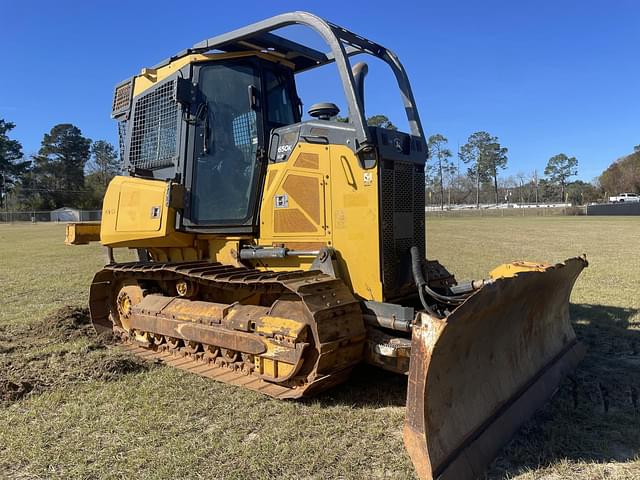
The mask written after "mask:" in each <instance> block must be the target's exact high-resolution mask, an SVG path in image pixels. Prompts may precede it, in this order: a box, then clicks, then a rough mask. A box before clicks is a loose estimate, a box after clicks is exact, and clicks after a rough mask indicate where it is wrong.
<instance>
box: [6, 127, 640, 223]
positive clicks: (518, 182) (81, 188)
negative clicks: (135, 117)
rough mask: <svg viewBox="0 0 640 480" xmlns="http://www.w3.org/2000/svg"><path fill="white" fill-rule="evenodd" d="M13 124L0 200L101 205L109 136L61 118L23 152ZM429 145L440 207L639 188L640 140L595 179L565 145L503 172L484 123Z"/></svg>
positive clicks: (579, 200) (27, 206) (588, 198)
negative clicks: (456, 140)
mask: <svg viewBox="0 0 640 480" xmlns="http://www.w3.org/2000/svg"><path fill="white" fill-rule="evenodd" d="M338 120H339V121H346V119H343V118H338ZM367 123H368V124H369V125H374V126H381V127H384V128H389V129H392V130H397V127H396V126H395V125H394V124H393V123H392V122H391V121H390V120H389V119H388V118H387V117H386V116H384V115H374V116H371V117H369V118H368V119H367ZM14 128H15V124H14V123H12V122H9V121H6V120H4V119H0V208H3V209H4V208H11V209H12V210H50V209H55V208H59V207H63V206H70V207H77V208H85V209H99V208H101V205H102V197H103V195H104V192H105V190H106V187H107V185H108V183H109V181H110V180H111V178H113V177H114V176H115V175H117V174H118V173H120V168H121V164H120V159H119V158H118V153H117V150H116V148H115V147H114V146H113V145H112V144H110V143H109V142H107V141H105V140H97V141H92V140H91V139H89V138H87V137H85V136H83V135H82V132H81V130H80V129H79V128H78V127H76V126H74V125H72V124H69V123H62V124H58V125H55V126H54V127H53V128H52V129H51V130H50V131H49V132H48V133H45V134H44V136H43V138H42V142H41V145H40V149H39V150H38V153H37V154H34V155H31V156H29V157H25V155H24V154H23V151H22V145H21V144H20V142H19V141H18V140H16V139H12V138H11V131H12V130H13V129H14ZM428 148H429V152H430V156H429V160H428V161H427V166H426V169H425V173H426V186H425V188H426V190H427V194H428V195H427V202H428V203H429V204H432V205H440V207H441V208H444V206H445V205H446V204H475V205H476V206H479V205H480V204H481V203H496V204H498V203H551V202H564V201H568V202H570V203H572V204H574V205H582V204H585V203H588V202H593V201H599V200H602V199H606V197H607V196H609V195H615V194H617V193H620V192H640V145H636V146H635V147H634V152H633V153H631V154H630V155H627V156H625V157H623V158H621V159H618V160H616V161H615V162H613V163H612V164H611V165H610V166H609V167H608V168H607V169H606V170H605V171H604V172H603V173H602V175H600V176H599V177H598V178H597V179H595V180H594V182H592V183H590V182H584V181H581V180H571V179H572V178H573V177H575V176H576V175H577V173H578V160H577V159H576V158H575V157H572V156H569V155H566V154H564V153H558V154H557V155H554V156H552V157H551V158H549V159H548V161H547V164H546V167H545V168H544V171H543V174H542V176H539V175H538V172H537V170H534V171H532V172H528V173H523V172H519V173H517V174H516V175H511V176H502V175H501V172H502V171H504V170H505V169H506V167H507V162H508V153H509V150H508V148H507V147H505V146H503V145H501V144H500V141H499V139H498V137H496V136H494V135H491V134H490V133H488V132H485V131H480V132H475V133H472V134H471V135H470V136H469V138H468V139H467V142H466V143H465V144H464V145H462V146H461V147H460V148H459V150H458V152H457V155H456V156H457V159H456V160H454V155H453V153H452V151H451V149H450V148H449V145H448V140H447V138H446V137H445V136H444V135H442V134H440V133H436V134H434V135H431V136H430V137H429V139H428Z"/></svg>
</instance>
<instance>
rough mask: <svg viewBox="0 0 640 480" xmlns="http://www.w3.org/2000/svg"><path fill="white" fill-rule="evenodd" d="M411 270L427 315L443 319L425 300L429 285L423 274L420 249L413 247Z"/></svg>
mask: <svg viewBox="0 0 640 480" xmlns="http://www.w3.org/2000/svg"><path fill="white" fill-rule="evenodd" d="M410 252H411V270H412V273H413V281H414V282H415V283H416V286H417V287H418V296H419V297H420V303H422V306H423V307H424V309H425V310H426V311H427V313H428V314H429V315H431V316H433V317H436V318H442V317H441V316H440V315H438V314H437V313H436V312H435V311H434V310H433V309H432V308H431V307H430V306H429V304H428V303H427V300H426V299H425V298H424V287H425V286H426V285H427V282H426V280H425V278H424V274H423V273H422V258H420V251H419V250H418V247H416V246H413V247H411V250H410Z"/></svg>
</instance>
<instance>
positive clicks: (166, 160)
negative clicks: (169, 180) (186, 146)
mask: <svg viewBox="0 0 640 480" xmlns="http://www.w3.org/2000/svg"><path fill="white" fill-rule="evenodd" d="M174 84H175V81H173V80H172V81H169V82H166V83H164V84H162V85H160V86H158V87H157V88H155V89H154V90H153V91H151V92H149V93H147V94H145V95H143V96H141V97H140V98H138V99H137V100H136V102H135V106H134V112H133V128H132V129H131V144H130V147H129V166H130V167H133V168H143V169H154V168H160V167H167V166H170V165H173V164H174V161H175V158H176V156H177V130H178V116H179V105H178V103H177V102H176V101H175V94H174V92H175V85H174Z"/></svg>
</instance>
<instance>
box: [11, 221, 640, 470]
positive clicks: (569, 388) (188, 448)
mask: <svg viewBox="0 0 640 480" xmlns="http://www.w3.org/2000/svg"><path fill="white" fill-rule="evenodd" d="M427 233H428V235H427V236H428V253H429V257H430V258H438V259H439V260H440V261H441V262H442V263H443V264H444V265H446V266H447V267H448V268H449V269H451V270H452V271H453V272H454V273H456V275H457V276H458V277H459V278H469V277H475V278H477V277H483V276H486V273H487V272H488V271H489V270H490V269H491V268H493V267H494V266H496V265H497V264H499V263H503V262H505V261H511V260H516V259H524V258H527V259H533V260H541V261H561V260H563V259H564V258H566V257H569V256H574V255H576V254H581V253H586V254H587V257H588V259H589V261H590V266H589V268H588V269H587V270H585V272H584V273H583V274H582V276H581V277H580V278H579V280H578V283H577V284H576V287H575V289H574V293H573V295H572V298H571V301H572V308H571V312H572V317H573V321H574V326H575V328H576V332H577V334H578V336H579V337H580V339H581V340H582V341H583V342H584V343H585V344H586V345H587V347H588V349H589V350H588V355H587V357H586V358H585V360H584V362H583V363H582V364H581V365H580V367H579V368H578V370H577V372H576V373H575V375H574V376H573V377H572V379H571V380H569V379H568V380H566V381H565V382H564V383H563V384H562V386H561V388H560V391H559V392H558V394H557V396H556V397H555V398H554V399H553V401H552V402H550V403H549V404H548V405H547V406H546V407H545V408H544V409H542V410H541V411H540V412H539V413H538V414H537V415H536V417H535V418H534V419H533V420H532V421H530V422H528V423H527V424H526V425H525V426H524V427H523V429H522V430H521V431H520V433H519V434H518V435H517V436H516V437H515V438H514V439H513V441H512V442H511V443H510V444H509V445H508V446H507V447H505V449H504V450H503V452H502V453H501V454H500V456H499V457H498V458H497V459H496V461H495V462H494V463H493V464H492V466H491V468H490V470H489V472H488V473H487V476H489V477H490V478H518V479H534V478H547V479H555V478H568V479H569V478H571V479H578V478H580V479H592V478H629V479H631V478H640V404H639V400H638V396H639V391H640V314H639V313H638V312H639V310H640V292H639V290H640V289H639V287H640V256H639V255H638V251H637V249H638V238H640V221H638V219H637V218H623V217H619V218H607V217H524V218H522V217H504V218H466V217H465V218H436V219H431V218H430V219H429V221H428V227H427ZM63 236H64V229H63V227H62V226H60V225H48V224H39V225H30V224H15V225H0V282H1V285H2V293H1V294H0V295H1V297H0V305H1V307H2V308H0V383H2V384H3V385H4V386H5V387H6V385H8V384H9V383H11V385H13V387H12V388H15V385H22V384H21V383H20V382H21V381H22V382H27V383H28V384H29V385H30V386H29V387H28V388H30V389H31V392H30V393H28V394H26V395H25V396H24V397H23V398H19V399H17V398H18V397H19V396H20V395H17V396H16V398H5V401H4V402H3V403H2V406H1V407H0V472H2V473H0V477H18V478H142V477H145V478H179V477H188V478H204V477H208V478H225V479H235V478H237V479H241V478H272V477H273V478H309V479H316V478H317V479H324V478H338V477H342V478H385V479H395V478H398V479H404V478H412V476H413V468H412V466H411V463H410V461H409V459H408V457H407V455H406V453H405V451H404V446H403V444H402V436H401V428H402V422H403V418H404V410H405V409H404V396H405V394H406V381H405V379H404V378H403V377H400V376H394V375H391V374H386V373H384V372H381V371H378V370H374V369H370V368H366V367H365V368H361V369H358V370H357V371H356V373H355V374H354V376H353V378H352V381H351V382H349V384H347V385H343V386H341V387H338V388H337V389H335V390H333V391H330V392H328V393H326V394H324V395H321V396H320V397H318V398H315V399H312V400H309V401H304V402H281V401H275V400H272V399H269V398H265V397H263V396H261V395H258V394H256V393H253V392H249V391H244V390H241V389H238V388H236V387H232V386H227V385H222V384H219V383H216V382H213V381H210V380H207V379H204V378H200V377H197V376H195V375H190V374H187V373H184V372H181V371H177V370H174V369H171V368H165V367H154V366H150V365H147V364H140V363H138V362H135V361H132V360H130V359H128V358H126V357H124V356H123V355H122V354H119V353H118V352H117V351H114V350H113V349H112V348H109V347H107V346H105V345H104V344H102V343H101V342H100V341H99V340H97V339H94V338H88V337H86V336H82V335H73V334H71V333H70V331H69V330H63V331H62V333H60V331H58V330H55V329H53V328H52V329H51V331H50V332H47V330H46V329H45V328H46V327H44V325H51V323H50V322H51V318H49V320H48V321H49V323H48V324H47V323H46V321H45V317H46V316H47V315H49V314H51V313H52V312H55V311H56V310H57V309H59V308H60V307H63V306H65V305H75V306H83V305H86V302H87V295H88V287H89V283H90V281H91V278H92V275H93V273H94V272H95V271H96V270H98V269H99V268H100V266H101V264H102V253H101V251H100V248H99V247H98V246H93V245H92V246H81V247H66V246H64V245H62V238H63ZM43 322H44V323H43ZM0 386H2V385H0Z"/></svg>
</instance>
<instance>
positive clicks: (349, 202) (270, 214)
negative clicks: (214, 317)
mask: <svg viewBox="0 0 640 480" xmlns="http://www.w3.org/2000/svg"><path fill="white" fill-rule="evenodd" d="M301 159H309V160H308V161H306V162H301ZM292 179H293V180H294V181H295V182H298V183H299V184H302V185H304V186H305V187H306V188H305V191H306V192H307V195H306V196H305V197H304V198H301V197H299V196H297V195H296V193H297V192H296V189H294V188H292V187H295V186H296V183H294V182H292ZM307 179H309V180H311V181H315V183H316V184H317V191H318V195H317V197H316V200H315V201H316V202H317V205H316V206H315V207H314V206H309V205H305V203H306V202H309V201H310V200H309V199H310V198H311V197H312V195H310V194H309V193H308V192H309V190H310V189H309V188H308V187H309V186H310V185H311V183H310V182H309V181H308V180H307ZM301 180H302V181H301ZM314 192H315V190H314ZM284 195H286V197H287V201H288V205H287V206H286V207H276V197H282V196H284ZM316 211H317V212H320V214H319V215H318V216H316V215H315V212H316ZM282 212H295V215H294V214H289V216H288V217H286V220H287V221H282V220H278V216H279V215H282ZM378 218H379V215H378V174H377V171H376V169H370V170H365V169H363V168H362V167H361V166H360V162H359V161H358V159H357V158H356V156H355V155H354V153H353V152H352V151H351V149H349V148H348V147H346V146H341V145H317V144H310V143H298V144H297V146H296V147H295V148H294V151H293V153H292V154H291V155H290V157H289V159H288V160H287V161H286V162H282V163H275V164H271V165H269V167H268V171H267V180H266V186H265V191H264V196H263V200H262V206H261V211H260V238H259V239H258V243H259V244H260V245H264V246H272V245H278V244H285V245H287V244H289V243H296V242H306V243H316V244H318V245H326V246H330V247H334V248H335V249H336V250H338V252H339V257H338V265H339V267H340V271H341V274H342V275H343V278H344V279H345V281H346V282H347V283H348V284H349V285H350V286H351V288H352V290H353V292H354V293H355V294H356V295H358V296H360V297H362V298H365V299H368V300H377V301H382V300H383V298H382V282H381V280H380V251H379V239H378V236H379V235H378V232H379V221H378ZM279 226H280V228H278V227H279ZM283 226H284V227H285V228H282V227H283ZM312 261H313V257H311V256H309V257H298V258H284V259H268V260H263V261H261V263H260V265H261V266H263V267H265V268H269V269H272V270H279V269H282V270H286V269H291V268H303V269H304V268H309V266H310V265H311V262H312ZM354 265H357V266H358V268H351V270H349V268H348V267H349V266H351V267H353V266H354Z"/></svg>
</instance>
